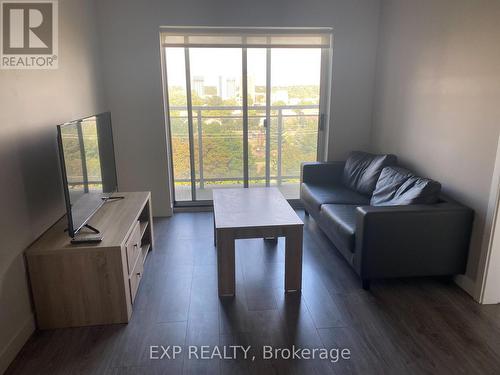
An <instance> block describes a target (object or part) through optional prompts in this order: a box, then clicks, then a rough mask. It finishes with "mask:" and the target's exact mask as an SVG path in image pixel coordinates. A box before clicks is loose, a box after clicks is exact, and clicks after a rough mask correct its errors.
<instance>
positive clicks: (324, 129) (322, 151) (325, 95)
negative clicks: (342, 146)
mask: <svg viewBox="0 0 500 375" xmlns="http://www.w3.org/2000/svg"><path fill="white" fill-rule="evenodd" d="M161 29H162V30H164V29H168V27H162V28H161ZM173 29H177V28H176V27H173ZM183 29H184V28H183ZM185 29H186V30H189V29H190V28H185ZM192 29H193V30H196V29H197V28H192ZM210 29H213V30H215V31H217V30H220V31H221V32H227V31H228V30H231V29H234V30H238V28H227V27H223V28H217V27H214V28H210ZM256 29H257V28H256ZM270 30H271V32H272V29H270ZM287 30H288V31H291V32H293V31H295V29H294V28H288V29H287ZM297 30H304V29H303V28H297ZM309 30H318V31H322V32H324V31H325V28H309ZM328 30H329V33H330V34H331V35H330V38H331V42H330V47H329V48H321V65H320V90H319V114H318V135H317V157H316V160H317V161H325V160H327V157H328V140H329V126H328V124H330V113H331V111H330V101H331V91H332V59H333V34H332V31H331V29H328ZM160 40H161V31H160ZM207 48H217V46H211V47H207ZM166 49H167V47H164V46H162V44H161V41H160V57H161V68H162V69H161V73H162V88H163V106H164V116H165V118H164V121H165V125H166V136H167V155H168V168H169V170H168V175H169V180H170V181H169V192H170V201H171V202H172V205H173V207H174V208H180V207H209V206H213V201H212V200H196V171H195V165H196V163H195V152H194V149H195V148H194V129H193V111H192V92H191V72H190V53H189V47H184V64H185V78H186V100H187V106H186V110H187V117H188V136H189V154H190V155H189V158H190V178H191V201H176V200H175V179H174V166H173V149H172V137H171V124H170V116H169V113H170V109H169V97H168V95H169V94H168V75H167V63H166V61H167V58H166ZM272 49H273V48H272V47H268V48H266V106H265V111H266V115H265V123H266V126H265V134H266V136H265V139H266V146H265V159H266V160H265V163H266V165H265V181H266V187H267V186H271V185H270V175H271V173H270V145H271V142H270V141H271V139H270V138H271V132H270V129H271V107H272V105H271V50H272ZM247 52H248V48H247V47H241V53H242V60H241V65H242V67H241V68H242V124H243V128H242V129H243V188H249V187H251V186H250V184H249V164H248V161H249V143H248V73H247V71H248V58H247ZM198 136H199V137H201V135H198ZM288 202H289V203H290V204H292V206H297V207H299V206H300V199H288Z"/></svg>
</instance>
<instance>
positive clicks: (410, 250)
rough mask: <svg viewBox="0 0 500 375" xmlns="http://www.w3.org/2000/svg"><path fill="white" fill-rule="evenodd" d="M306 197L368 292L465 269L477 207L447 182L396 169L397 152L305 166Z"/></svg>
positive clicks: (309, 210)
mask: <svg viewBox="0 0 500 375" xmlns="http://www.w3.org/2000/svg"><path fill="white" fill-rule="evenodd" d="M301 172H302V173H301V186H300V198H301V201H302V203H303V205H304V208H305V210H306V215H311V216H312V217H313V218H314V219H315V220H316V222H317V224H318V225H319V227H320V228H321V229H322V230H323V231H324V232H325V234H326V235H327V236H328V237H329V238H330V240H331V241H332V242H333V244H334V245H335V247H336V248H337V249H338V250H339V251H340V252H341V253H342V254H343V256H344V257H345V258H346V260H347V261H348V262H349V264H351V265H352V267H353V268H354V270H355V271H356V273H357V274H358V275H359V276H360V278H361V280H362V286H363V288H364V289H369V286H370V281H371V280H373V279H381V278H390V277H409V276H437V275H450V276H451V275H456V274H461V273H464V272H465V267H466V262H467V255H468V247H469V241H470V234H471V228H472V220H473V211H472V210H471V209H469V208H467V207H465V206H463V205H461V204H459V203H457V202H455V201H453V200H451V199H449V198H447V197H445V196H444V195H443V194H441V193H440V190H441V185H440V184H439V183H437V182H435V181H432V180H429V179H424V178H420V177H418V176H415V175H414V174H412V173H411V172H409V171H407V170H405V169H402V168H399V167H397V166H396V157H395V156H394V155H372V154H368V153H363V152H353V153H351V154H350V155H349V158H348V159H347V161H343V162H314V163H303V164H302V169H301Z"/></svg>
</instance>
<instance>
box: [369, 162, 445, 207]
mask: <svg viewBox="0 0 500 375" xmlns="http://www.w3.org/2000/svg"><path fill="white" fill-rule="evenodd" d="M440 192H441V184H440V183H439V182H436V181H434V180H430V179H428V178H422V177H418V176H415V175H414V174H413V173H411V172H410V171H408V170H406V169H403V168H398V167H386V168H384V169H383V170H382V173H381V174H380V177H379V179H378V181H377V186H376V187H375V191H374V192H373V195H372V198H371V201H370V204H371V205H372V206H396V205H398V206H399V205H409V204H433V203H437V202H438V200H439V194H440Z"/></svg>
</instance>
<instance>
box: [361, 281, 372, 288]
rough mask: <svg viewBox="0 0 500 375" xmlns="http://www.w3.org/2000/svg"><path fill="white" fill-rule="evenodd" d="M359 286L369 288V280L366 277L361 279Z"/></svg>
mask: <svg viewBox="0 0 500 375" xmlns="http://www.w3.org/2000/svg"><path fill="white" fill-rule="evenodd" d="M361 286H362V287H363V289H364V290H370V280H368V279H363V280H361Z"/></svg>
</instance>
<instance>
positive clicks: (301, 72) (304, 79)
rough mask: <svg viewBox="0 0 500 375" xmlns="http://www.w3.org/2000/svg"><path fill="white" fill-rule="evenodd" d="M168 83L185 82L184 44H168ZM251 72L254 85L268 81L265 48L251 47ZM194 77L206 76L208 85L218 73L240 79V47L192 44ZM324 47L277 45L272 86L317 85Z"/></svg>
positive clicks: (272, 58)
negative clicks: (182, 46)
mask: <svg viewBox="0 0 500 375" xmlns="http://www.w3.org/2000/svg"><path fill="white" fill-rule="evenodd" d="M166 51H167V52H166V56H167V76H168V84H169V85H172V86H184V85H185V67H184V48H167V49H166ZM247 51H248V52H247V56H248V76H249V77H253V79H254V82H255V85H257V86H264V85H265V84H266V50H265V49H264V48H249V49H248V50H247ZM189 58H190V62H191V64H190V65H191V78H193V77H194V76H203V77H204V78H205V83H204V84H205V86H216V85H217V82H218V77H219V76H223V77H226V78H237V81H239V80H240V79H241V49H240V48H190V50H189ZM320 66H321V50H320V49H319V48H314V49H312V48H304V49H302V48H300V49H298V48H286V49H285V48H275V49H272V51H271V84H272V86H296V85H318V86H319V80H320Z"/></svg>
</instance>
